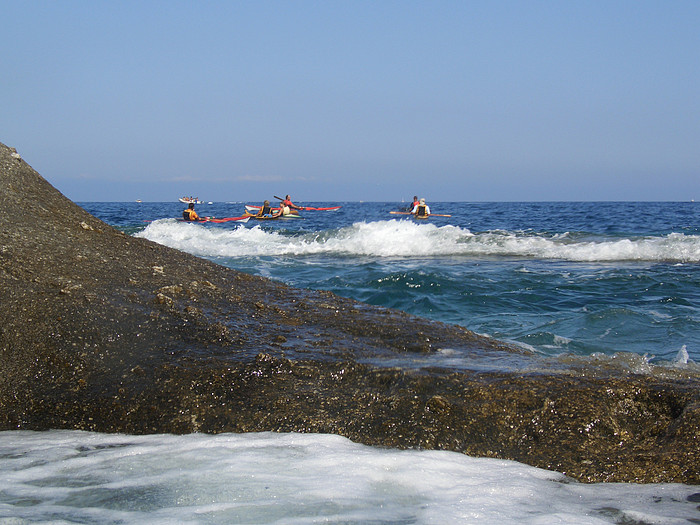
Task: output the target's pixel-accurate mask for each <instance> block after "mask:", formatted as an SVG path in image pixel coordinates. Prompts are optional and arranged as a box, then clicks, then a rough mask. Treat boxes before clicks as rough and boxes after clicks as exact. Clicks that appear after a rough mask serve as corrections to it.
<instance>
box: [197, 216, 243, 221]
mask: <svg viewBox="0 0 700 525" xmlns="http://www.w3.org/2000/svg"><path fill="white" fill-rule="evenodd" d="M247 218H248V215H241V216H240V217H222V218H220V219H217V218H216V217H206V218H205V220H206V221H207V222H229V221H242V220H243V219H247Z"/></svg>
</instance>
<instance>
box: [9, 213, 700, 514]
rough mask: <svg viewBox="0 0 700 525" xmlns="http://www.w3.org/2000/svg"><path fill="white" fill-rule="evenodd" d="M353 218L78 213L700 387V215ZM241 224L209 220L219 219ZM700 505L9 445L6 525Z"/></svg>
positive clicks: (198, 456)
mask: <svg viewBox="0 0 700 525" xmlns="http://www.w3.org/2000/svg"><path fill="white" fill-rule="evenodd" d="M258 204H259V203H258ZM298 204H304V205H307V206H329V205H333V204H336V203H318V202H305V203H298ZM337 204H338V205H342V207H341V208H340V210H338V211H306V212H302V213H301V216H302V218H301V219H289V220H277V221H258V222H256V221H252V220H251V221H248V222H247V223H244V224H242V223H237V222H233V221H232V222H224V223H218V224H215V223H204V224H193V223H183V222H178V221H177V220H176V218H177V217H179V216H181V212H182V209H183V207H184V206H183V205H182V204H180V203H177V202H175V203H95V202H91V203H82V204H81V206H83V207H84V208H85V209H86V210H87V211H89V212H90V213H92V214H93V215H95V216H97V217H99V218H101V219H102V220H104V221H105V222H107V223H109V224H111V225H113V226H115V227H116V228H118V229H120V230H122V231H124V232H126V233H128V234H130V235H135V236H140V237H145V238H148V239H151V240H152V241H155V242H158V243H161V244H164V245H167V246H171V247H173V248H176V249H178V250H183V251H186V252H189V253H192V254H194V255H197V256H199V257H203V258H206V259H210V260H212V261H214V262H216V263H218V264H221V265H224V266H228V267H231V268H236V269H238V270H242V271H244V272H249V273H253V274H256V275H261V276H265V277H270V278H273V279H277V280H279V281H282V282H284V283H287V284H290V285H293V286H297V287H305V288H314V289H324V290H331V291H333V292H335V293H337V294H339V295H342V296H346V297H350V298H353V299H358V300H361V301H365V302H368V303H372V304H376V305H381V306H385V307H390V308H397V309H400V310H404V311H406V312H410V313H412V314H416V315H420V316H425V317H429V318H432V319H436V320H440V321H444V322H447V323H454V324H459V325H462V326H464V327H466V328H468V329H471V330H473V331H475V332H478V333H481V334H484V335H487V336H489V337H493V338H498V339H501V340H506V341H510V342H513V343H515V344H517V345H520V346H522V347H524V348H527V349H530V350H532V351H534V352H535V353H537V354H540V355H542V356H543V358H544V359H545V360H546V359H550V358H551V359H552V360H559V361H561V362H564V363H566V362H579V363H580V362H584V363H586V364H587V365H588V366H589V368H592V367H596V366H606V365H607V364H610V363H613V364H614V365H615V366H617V364H619V363H624V367H625V368H626V369H629V370H630V371H631V372H633V373H640V374H656V373H664V374H672V375H680V376H685V375H687V376H692V377H698V374H700V370H699V368H698V364H697V363H698V362H700V204H696V203H693V202H682V203H654V202H632V203H628V202H621V203H616V202H568V203H469V202H459V203H452V202H435V203H432V202H431V203H429V204H430V206H431V208H432V212H433V213H435V214H438V213H439V214H449V215H451V217H436V216H433V217H431V218H430V219H428V220H427V221H420V222H418V221H416V220H414V219H412V218H410V217H407V216H401V215H392V214H390V213H389V212H390V211H397V210H400V209H402V208H404V207H405V206H406V204H402V203H399V202H381V203H376V202H373V203H358V202H343V203H337ZM243 209H244V203H241V202H235V203H224V202H217V203H212V204H202V205H199V206H197V211H198V212H199V214H200V215H202V216H214V217H236V216H241V215H242V214H243ZM463 360H464V359H463V357H461V356H453V358H452V363H453V365H454V366H455V367H460V366H462V365H463V363H460V361H463ZM504 363H505V361H504ZM443 366H444V363H443ZM504 366H513V363H512V362H511V363H508V364H507V365H504ZM687 446H688V447H689V448H692V449H694V450H697V447H698V443H697V442H695V443H688V444H687ZM699 501H700V487H697V486H689V485H680V484H646V485H640V484H606V483H600V484H592V485H585V484H581V483H577V482H575V481H573V480H571V479H569V478H567V477H566V476H564V475H563V474H561V473H557V472H552V471H546V470H541V469H537V468H534V467H531V466H527V465H523V464H521V463H516V462H513V461H503V460H496V459H487V458H473V457H469V456H465V455H463V454H459V453H456V452H448V451H430V450H393V449H387V448H378V447H368V446H363V445H358V444H356V443H352V442H350V441H349V440H347V439H345V438H342V437H340V436H334V435H312V434H296V433H287V434H281V433H250V434H220V435H216V436H212V435H203V434H190V435H186V436H173V435H152V436H133V435H114V434H99V433H89V432H79V431H61V430H53V431H47V432H28V431H11V432H0V523H52V524H58V523H60V524H66V523H71V524H72V523H81V524H85V523H90V524H125V523H129V524H131V523H133V524H136V523H139V524H140V523H151V524H170V523H187V524H194V523H196V524H200V523H201V524H229V523H245V524H260V523H265V524H277V525H297V524H309V523H335V524H373V525H380V524H381V525H389V524H391V525H399V524H400V525H407V524H435V523H439V524H464V523H470V524H471V523H484V524H492V523H498V524H544V523H547V524H549V523H566V524H570V523H575V524H590V525H596V524H651V523H654V524H680V523H699V522H700V510H699V509H698V506H697V505H698V502H699Z"/></svg>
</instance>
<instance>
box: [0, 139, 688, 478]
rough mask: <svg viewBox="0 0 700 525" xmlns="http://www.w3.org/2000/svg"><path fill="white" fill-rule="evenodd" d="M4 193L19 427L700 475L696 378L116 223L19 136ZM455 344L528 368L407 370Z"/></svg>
mask: <svg viewBox="0 0 700 525" xmlns="http://www.w3.org/2000/svg"><path fill="white" fill-rule="evenodd" d="M0 198H1V199H2V209H3V214H2V217H0V225H1V227H0V262H1V267H0V284H1V285H2V290H3V293H2V296H1V297H2V298H1V300H0V304H1V308H0V377H2V381H1V382H0V429H49V428H76V429H85V430H95V431H102V432H131V433H154V432H174V433H186V432H194V431H198V432H225V431H232V432H247V431H263V430H272V431H298V432H328V433H336V434H341V435H344V436H348V437H350V438H351V439H353V440H355V441H358V442H362V443H367V444H373V445H381V446H391V447H424V448H434V449H447V450H455V451H461V452H464V453H467V454H470V455H474V456H488V457H499V458H507V459H515V460H518V461H521V462H524V463H528V464H531V465H535V466H539V467H544V468H550V469H555V470H558V471H560V472H564V473H566V474H568V475H570V476H573V477H575V478H577V479H580V480H583V481H640V482H650V481H655V482H656V481H678V482H686V483H699V482H700V451H699V446H698V443H697V436H698V435H699V434H700V395H699V394H698V386H699V384H700V382H699V381H698V378H697V377H695V376H693V375H692V374H690V373H686V374H683V373H678V374H666V375H664V376H661V375H658V374H649V375H635V374H632V373H630V372H627V371H625V370H624V369H622V368H614V367H609V368H607V369H605V370H601V369H593V368H587V367H590V366H591V365H585V364H584V365H580V366H574V365H570V366H564V367H561V366H550V365H548V364H547V363H544V362H541V360H540V359H539V358H537V357H535V356H528V355H525V354H520V355H518V354H515V353H514V352H518V350H517V349H514V348H511V347H509V346H508V345H506V344H502V343H499V342H497V341H493V340H490V339H486V338H481V337H478V336H476V335H475V334H473V333H472V332H469V331H468V330H465V329H463V328H461V327H456V326H451V325H446V324H442V323H437V322H433V321H428V320H425V319H421V318H417V317H414V316H409V315H407V314H404V313H401V312H397V311H392V310H387V309H382V308H378V307H372V306H369V305H365V304H362V303H358V302H355V301H351V300H348V299H343V298H340V297H337V296H335V295H333V294H331V293H327V292H313V291H309V290H299V289H294V288H290V287H287V286H284V285H283V284H280V283H276V282H273V281H269V280H265V279H262V278H258V277H253V276H250V275H247V274H243V273H240V272H237V271H235V270H231V269H227V268H223V267H220V266H218V265H216V264H214V263H211V262H208V261H205V260H202V259H199V258H196V257H193V256H190V255H188V254H185V253H181V252H178V251H176V250H172V249H169V248H166V247H163V246H160V245H157V244H154V243H152V242H150V241H147V240H145V239H139V238H133V237H130V236H127V235H125V234H123V233H121V232H119V231H117V230H115V229H113V228H111V227H110V226H108V225H106V224H104V223H103V222H101V221H99V220H98V219H96V218H95V217H93V216H91V215H89V214H88V213H87V212H85V211H84V210H83V209H82V208H80V207H78V206H76V205H75V204H73V203H71V202H70V201H69V200H68V199H66V198H65V197H64V196H63V195H61V194H60V193H59V192H58V191H57V190H56V189H54V188H53V187H52V186H51V185H50V184H49V183H48V182H47V181H45V180H44V179H43V178H42V177H41V176H40V175H39V174H37V173H36V172H35V171H34V170H33V169H32V168H31V167H30V166H29V165H28V164H27V163H26V162H25V161H24V160H23V159H22V158H21V157H20V156H19V155H18V154H17V153H16V152H15V151H14V150H12V149H10V148H8V147H6V146H4V145H1V144H0ZM442 348H451V349H458V350H459V351H463V352H468V353H469V354H470V355H473V356H474V357H475V359H480V358H483V359H489V358H494V357H495V358H497V357H498V356H499V355H504V354H505V353H511V355H513V356H517V359H520V360H522V363H523V367H522V370H520V371H517V372H509V373H506V372H504V371H502V370H501V371H492V372H488V371H483V367H482V371H477V370H473V371H455V370H448V369H440V368H429V369H425V368H424V369H411V368H407V367H401V368H397V367H396V366H394V365H395V363H396V362H397V361H396V358H397V356H398V357H402V358H405V357H406V356H411V355H414V356H419V355H420V356H425V355H430V354H431V353H433V352H436V351H438V350H439V349H442ZM388 363H392V366H388ZM527 370H533V371H531V372H527ZM535 370H536V371H535Z"/></svg>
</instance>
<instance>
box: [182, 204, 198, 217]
mask: <svg viewBox="0 0 700 525" xmlns="http://www.w3.org/2000/svg"><path fill="white" fill-rule="evenodd" d="M182 218H183V219H185V220H186V221H198V220H199V215H197V212H196V211H194V202H190V203H189V204H188V205H187V209H186V210H183V211H182Z"/></svg>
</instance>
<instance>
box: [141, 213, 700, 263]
mask: <svg viewBox="0 0 700 525" xmlns="http://www.w3.org/2000/svg"><path fill="white" fill-rule="evenodd" d="M137 235H138V236H142V237H146V238H148V239H150V240H152V241H156V242H158V243H161V244H164V245H166V246H170V247H173V248H177V249H180V250H184V251H187V252H190V253H193V254H195V255H199V256H204V257H221V256H223V257H240V256H258V255H311V254H314V255H318V254H324V255H343V256H353V255H354V256H375V257H407V256H410V257H421V256H468V257H524V258H536V259H558V260H567V261H580V262H613V261H648V262H677V263H694V262H700V236H698V235H685V234H681V233H671V234H667V235H661V236H644V237H638V238H613V237H601V236H596V237H595V238H593V237H592V236H583V235H581V234H577V235H571V234H567V233H564V234H545V233H532V232H513V231H501V230H497V231H488V232H481V233H476V234H475V233H472V232H471V231H470V230H469V229H466V228H462V227H459V226H451V225H446V226H436V225H434V224H418V223H415V222H412V221H406V220H390V221H375V222H356V223H354V224H352V225H351V226H346V227H341V228H337V229H333V230H325V231H317V232H310V233H304V232H299V231H295V232H294V233H288V232H285V231H284V230H278V229H270V230H268V229H264V228H263V227H261V226H260V225H256V226H253V227H245V226H243V225H240V226H239V227H237V228H216V227H210V226H203V225H198V224H185V223H181V222H177V221H174V220H172V219H164V220H159V221H155V222H153V223H151V224H149V225H148V226H147V227H146V228H145V229H144V230H143V231H142V232H139V233H137Z"/></svg>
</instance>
